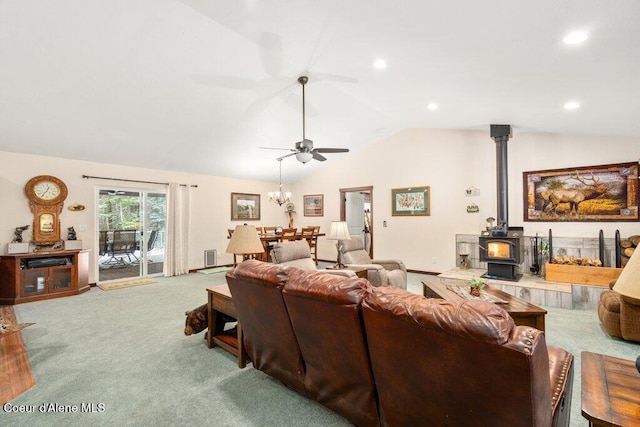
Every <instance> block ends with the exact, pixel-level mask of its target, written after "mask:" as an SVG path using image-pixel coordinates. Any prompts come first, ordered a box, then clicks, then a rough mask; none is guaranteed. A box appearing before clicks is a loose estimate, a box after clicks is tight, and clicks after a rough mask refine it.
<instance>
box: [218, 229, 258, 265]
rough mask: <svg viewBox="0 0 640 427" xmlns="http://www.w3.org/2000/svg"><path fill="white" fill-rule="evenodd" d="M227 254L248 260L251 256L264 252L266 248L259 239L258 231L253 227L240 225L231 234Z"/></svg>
mask: <svg viewBox="0 0 640 427" xmlns="http://www.w3.org/2000/svg"><path fill="white" fill-rule="evenodd" d="M226 252H227V253H228V254H234V255H242V256H243V258H244V259H247V258H248V257H249V255H255V254H260V253H262V252H264V246H262V242H261V241H260V237H258V230H256V228H255V227H254V226H253V225H247V224H244V225H238V226H236V229H235V230H234V231H233V234H231V239H229V244H228V245H227V250H226Z"/></svg>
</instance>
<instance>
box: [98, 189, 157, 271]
mask: <svg viewBox="0 0 640 427" xmlns="http://www.w3.org/2000/svg"><path fill="white" fill-rule="evenodd" d="M97 212H98V236H96V237H97V242H98V245H97V248H98V281H99V282H105V281H111V280H122V279H131V278H136V277H144V276H150V275H158V274H162V273H163V270H164V253H165V251H164V242H165V230H166V194H165V193H163V192H157V191H155V192H150V191H145V190H131V189H117V188H102V189H100V190H99V191H98V209H97Z"/></svg>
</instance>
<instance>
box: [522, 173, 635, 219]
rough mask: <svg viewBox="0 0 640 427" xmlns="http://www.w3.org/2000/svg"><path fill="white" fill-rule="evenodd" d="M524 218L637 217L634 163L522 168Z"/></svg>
mask: <svg viewBox="0 0 640 427" xmlns="http://www.w3.org/2000/svg"><path fill="white" fill-rule="evenodd" d="M522 175H523V183H524V220H525V221H565V222H567V221H638V163H636V162H633V163H618V164H612V165H602V166H581V167H576V168H566V169H552V170H544V171H534V172H523V174H522Z"/></svg>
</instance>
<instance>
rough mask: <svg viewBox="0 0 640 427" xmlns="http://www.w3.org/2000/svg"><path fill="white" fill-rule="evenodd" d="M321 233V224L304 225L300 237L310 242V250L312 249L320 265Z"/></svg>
mask: <svg viewBox="0 0 640 427" xmlns="http://www.w3.org/2000/svg"><path fill="white" fill-rule="evenodd" d="M319 233H320V227H319V226H309V227H303V228H302V231H301V232H300V238H301V239H305V240H306V241H307V243H308V244H309V250H310V251H311V255H312V257H313V259H314V261H315V263H316V265H318V234H319Z"/></svg>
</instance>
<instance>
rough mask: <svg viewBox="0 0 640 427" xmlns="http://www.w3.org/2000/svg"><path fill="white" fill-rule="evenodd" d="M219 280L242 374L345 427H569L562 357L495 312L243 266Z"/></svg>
mask: <svg viewBox="0 0 640 427" xmlns="http://www.w3.org/2000/svg"><path fill="white" fill-rule="evenodd" d="M226 278H227V282H228V284H229V288H230V290H231V294H232V295H233V300H234V303H235V306H236V309H237V313H238V320H239V321H240V322H241V324H242V328H243V331H244V337H245V346H246V349H247V352H248V355H249V357H250V359H251V361H252V363H253V366H254V368H256V369H259V370H261V371H263V372H265V373H267V374H268V375H271V376H272V377H274V378H276V379H278V380H280V381H281V382H283V383H284V384H285V385H287V386H289V387H291V388H293V389H295V390H297V391H298V392H300V393H303V394H304V395H306V396H308V397H309V398H311V399H314V400H316V401H318V402H319V403H321V404H323V405H325V406H326V407H328V408H330V409H331V410H333V411H335V412H337V413H339V414H340V415H342V416H344V417H345V418H347V419H348V420H349V421H351V422H352V423H354V424H356V425H362V426H405V425H406V426H415V425H443V426H444V425H449V426H475V425H477V426H487V425H491V426H568V425H569V414H570V406H571V389H572V382H573V356H572V355H571V354H570V353H568V352H566V351H565V350H563V349H561V348H557V347H547V346H546V343H545V337H544V334H543V333H542V332H540V331H538V330H537V329H534V328H531V327H525V326H516V325H515V324H514V322H513V320H512V319H511V317H510V316H509V315H508V314H507V312H506V311H504V310H503V309H502V308H500V307H499V306H497V305H495V304H491V303H487V302H484V301H459V302H447V301H443V300H437V299H427V298H424V297H422V296H420V295H415V294H412V293H409V292H407V291H405V290H403V289H398V288H394V287H388V286H382V287H376V288H374V287H373V286H371V284H370V283H369V282H368V281H367V280H365V279H359V278H345V277H339V276H333V275H329V274H326V273H322V272H314V271H304V270H300V269H297V268H295V267H287V266H282V265H275V264H268V263H263V262H260V261H254V260H248V261H245V262H243V263H241V264H240V265H239V266H238V267H236V268H235V269H234V270H231V271H230V272H228V273H227V275H226Z"/></svg>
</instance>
